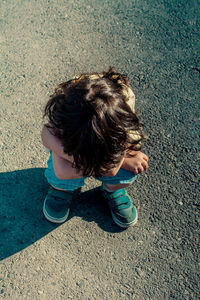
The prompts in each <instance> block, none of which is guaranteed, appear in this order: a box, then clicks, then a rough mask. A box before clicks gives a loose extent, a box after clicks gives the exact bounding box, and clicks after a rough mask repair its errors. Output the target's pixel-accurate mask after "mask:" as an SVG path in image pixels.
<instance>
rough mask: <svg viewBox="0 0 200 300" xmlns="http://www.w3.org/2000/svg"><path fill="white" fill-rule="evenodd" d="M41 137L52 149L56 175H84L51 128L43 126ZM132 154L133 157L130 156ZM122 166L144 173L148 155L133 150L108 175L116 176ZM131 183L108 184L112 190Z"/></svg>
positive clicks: (134, 171) (72, 176)
mask: <svg viewBox="0 0 200 300" xmlns="http://www.w3.org/2000/svg"><path fill="white" fill-rule="evenodd" d="M41 138H42V142H43V145H44V146H45V147H46V148H48V149H49V150H51V151H52V158H53V167H54V171H55V174H56V176H57V177H58V178H59V179H75V178H80V177H83V174H82V172H81V170H77V169H76V168H74V167H73V157H72V156H69V155H67V154H66V153H65V152H64V151H63V147H62V144H61V142H60V140H59V139H58V138H57V137H56V136H54V135H53V134H52V132H51V129H49V128H47V127H46V126H45V125H44V126H43V129H42V133H41ZM130 155H131V157H130ZM120 168H123V169H125V170H128V171H130V172H133V173H134V174H139V173H142V172H143V171H146V170H147V169H148V157H147V155H146V154H144V153H142V152H141V151H132V152H131V153H130V154H129V156H128V157H125V158H123V159H122V160H121V162H120V163H119V165H118V166H116V167H115V168H114V169H112V170H110V171H109V172H108V173H107V174H106V176H115V175H116V174H117V172H118V171H119V169H120ZM128 185H129V184H123V185H116V186H114V185H106V187H107V188H108V189H109V190H111V191H116V190H118V189H120V188H123V187H127V186H128Z"/></svg>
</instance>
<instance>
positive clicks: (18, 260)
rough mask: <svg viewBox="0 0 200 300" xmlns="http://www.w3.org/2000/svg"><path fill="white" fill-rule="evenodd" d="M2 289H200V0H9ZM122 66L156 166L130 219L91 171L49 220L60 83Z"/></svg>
mask: <svg viewBox="0 0 200 300" xmlns="http://www.w3.org/2000/svg"><path fill="white" fill-rule="evenodd" d="M0 15H1V17H0V25H1V31H0V46H1V52H0V61H1V84H0V91H1V99H0V148H1V155H0V167H1V173H0V255H1V259H2V260H1V262H0V267H1V270H0V280H1V287H0V298H1V299H8V300H21V299H25V300H38V299H41V300H45V299H47V300H55V299H56V300H60V299H61V300H65V299H75V300H76V299H81V300H94V299H97V300H111V299H114V300H118V299H125V300H127V299H128V300H129V299H133V300H135V299H136V300H146V299H150V300H163V299H167V300H168V299H176V300H177V299H178V300H179V299H181V300H182V299H188V300H189V299H195V300H197V299H199V294H198V282H199V278H198V275H199V274H198V271H199V264H198V247H199V244H198V243H199V240H198V224H199V214H198V212H199V203H198V198H199V194H198V175H199V173H198V172H199V170H198V167H199V160H198V159H199V153H198V146H199V145H198V143H199V92H200V80H199V79H200V61H199V49H200V19H199V16H200V3H199V1H197V0H196V1H195V0H184V1H183V0H180V1H178V0H175V1H173V0H170V1H167V0H160V1H155V0H151V1H147V0H142V1H141V0H133V1H127V0H124V1H120V0H109V1H108V0H106V1H103V0H102V1H100V0H93V1H91V0H90V1H89V0H88V1H86V0H85V1H84V0H79V1H72V0H63V1H58V0H54V1H53V0H41V1H39V0H38V1H37V0H32V1H31V0H29V1H28V0H19V1H12V0H6V1H3V0H1V1H0ZM109 66H114V67H115V68H116V69H117V70H119V71H120V72H124V73H125V74H127V75H128V76H129V78H130V80H131V83H132V86H133V89H134V91H135V94H136V99H137V100H136V108H137V110H138V111H139V115H140V118H141V120H142V122H143V123H144V124H145V129H146V132H147V134H148V141H147V142H146V144H145V147H144V152H145V153H146V154H147V155H148V156H149V158H150V165H149V170H148V172H146V173H145V174H141V175H140V176H139V177H138V179H137V182H135V183H134V185H132V186H131V187H130V188H129V189H128V191H129V193H130V195H131V196H132V198H133V199H134V203H135V204H136V206H137V208H138V213H139V220H138V223H137V225H136V226H134V227H132V228H130V229H128V230H121V229H120V228H118V227H117V226H115V224H114V223H113V221H112V218H111V216H110V212H109V210H108V208H107V207H106V205H105V203H104V202H103V200H102V199H101V197H100V195H99V192H98V188H97V187H98V186H99V182H97V181H95V180H94V179H89V180H87V182H86V185H85V187H84V189H83V192H82V194H81V196H80V197H79V198H77V199H76V200H75V201H74V203H73V207H72V210H71V214H70V218H69V221H68V222H66V223H64V224H62V225H60V226H55V225H53V224H50V223H49V222H47V221H46V220H45V218H44V217H43V214H42V204H43V200H44V197H45V194H46V192H47V190H48V185H47V183H46V180H45V178H44V176H43V173H44V168H45V167H46V160H47V157H48V154H47V153H46V152H45V149H44V148H43V146H42V144H41V140H40V131H41V127H42V123H43V120H42V115H43V108H44V105H45V103H46V101H47V100H48V97H49V95H50V94H51V93H53V91H54V87H55V86H56V85H57V84H58V83H60V82H62V81H63V80H67V79H70V78H71V77H72V76H74V75H75V74H78V73H81V72H88V71H102V70H107V69H108V67H109Z"/></svg>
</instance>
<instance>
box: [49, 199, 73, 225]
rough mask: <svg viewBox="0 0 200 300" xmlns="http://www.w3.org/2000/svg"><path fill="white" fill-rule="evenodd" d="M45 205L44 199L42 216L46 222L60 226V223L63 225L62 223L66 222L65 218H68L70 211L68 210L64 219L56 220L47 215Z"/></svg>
mask: <svg viewBox="0 0 200 300" xmlns="http://www.w3.org/2000/svg"><path fill="white" fill-rule="evenodd" d="M45 203H46V198H45V200H44V205H43V214H44V216H45V218H46V219H47V220H48V221H50V222H52V223H57V224H60V223H64V222H65V221H66V220H67V218H68V216H69V211H70V209H69V210H68V212H67V214H66V215H65V216H64V217H62V218H59V219H57V218H54V217H51V216H50V215H49V214H48V212H47V211H46V209H45Z"/></svg>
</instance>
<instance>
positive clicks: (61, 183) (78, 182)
mask: <svg viewBox="0 0 200 300" xmlns="http://www.w3.org/2000/svg"><path fill="white" fill-rule="evenodd" d="M47 164H48V168H47V169H46V170H45V177H46V179H47V181H48V183H49V184H50V185H51V186H54V187H55V188H58V189H61V190H68V191H73V190H75V189H78V188H79V187H82V186H83V185H84V181H85V178H86V177H80V178H76V179H59V178H57V177H56V175H55V172H54V168H53V161H52V154H50V156H49V160H48V162H47ZM136 177H137V175H135V174H133V173H132V172H129V171H126V170H124V169H120V170H119V171H118V173H117V174H116V175H115V176H104V177H98V178H96V177H94V178H95V179H97V180H100V181H101V182H103V183H105V184H110V185H117V184H126V183H127V184H130V183H132V182H133V181H134V180H135V179H136Z"/></svg>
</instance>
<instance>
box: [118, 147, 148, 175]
mask: <svg viewBox="0 0 200 300" xmlns="http://www.w3.org/2000/svg"><path fill="white" fill-rule="evenodd" d="M130 155H133V156H131V157H126V158H125V159H124V161H123V164H122V166H121V168H122V169H125V170H127V171H130V172H133V173H134V174H139V173H142V172H143V171H146V170H147V169H148V156H147V155H146V154H144V153H142V152H141V151H132V152H131V154H130Z"/></svg>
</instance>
